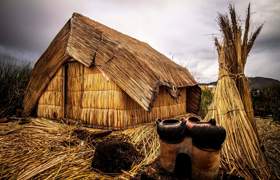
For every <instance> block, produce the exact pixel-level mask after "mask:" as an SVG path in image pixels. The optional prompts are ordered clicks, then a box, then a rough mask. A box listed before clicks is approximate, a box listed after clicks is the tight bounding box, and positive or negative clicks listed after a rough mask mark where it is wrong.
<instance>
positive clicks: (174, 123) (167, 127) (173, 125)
mask: <svg viewBox="0 0 280 180" xmlns="http://www.w3.org/2000/svg"><path fill="white" fill-rule="evenodd" d="M156 123H157V133H158V135H159V138H160V139H161V140H162V141H164V142H166V143H170V144H177V143H180V142H182V141H183V140H184V138H185V130H186V123H184V122H182V121H180V120H177V119H166V120H160V119H158V120H157V121H156Z"/></svg>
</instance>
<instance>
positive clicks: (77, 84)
mask: <svg viewBox="0 0 280 180" xmlns="http://www.w3.org/2000/svg"><path fill="white" fill-rule="evenodd" d="M83 74H84V66H83V65H81V64H80V63H78V62H70V63H67V64H65V65H64V90H63V91H64V117H65V118H69V119H74V120H75V119H77V118H79V117H80V114H81V111H82V98H83V97H82V96H83Z"/></svg>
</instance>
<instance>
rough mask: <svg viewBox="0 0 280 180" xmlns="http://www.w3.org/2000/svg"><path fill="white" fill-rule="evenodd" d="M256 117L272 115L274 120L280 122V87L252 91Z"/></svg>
mask: <svg viewBox="0 0 280 180" xmlns="http://www.w3.org/2000/svg"><path fill="white" fill-rule="evenodd" d="M251 94H252V99H253V107H254V112H255V115H257V116H267V115H272V118H273V120H275V121H276V120H277V121H280V109H279V108H280V86H279V85H278V86H277V85H276V86H271V87H267V88H264V89H254V90H252V91H251Z"/></svg>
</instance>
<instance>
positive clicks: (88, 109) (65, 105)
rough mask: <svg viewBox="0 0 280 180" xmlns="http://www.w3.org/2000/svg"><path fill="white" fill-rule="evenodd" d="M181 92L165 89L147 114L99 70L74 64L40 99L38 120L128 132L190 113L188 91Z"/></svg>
mask: <svg viewBox="0 0 280 180" xmlns="http://www.w3.org/2000/svg"><path fill="white" fill-rule="evenodd" d="M64 76H65V77H64ZM178 92H179V96H178V97H177V98H174V97H172V96H171V95H170V94H169V92H168V91H167V89H166V88H165V87H164V86H161V87H160V88H159V93H158V95H157V97H156V99H155V101H154V103H153V107H152V109H151V111H146V110H145V109H144V108H143V107H141V106H140V105H139V104H138V103H137V102H135V101H134V100H133V99H132V98H131V97H130V96H128V95H127V94H126V93H125V92H124V91H123V90H122V89H121V88H120V87H118V86H117V85H116V84H115V83H114V82H113V81H112V80H110V79H109V78H108V77H107V76H106V75H105V74H104V73H102V72H101V71H100V70H99V69H98V68H96V67H86V66H84V65H83V64H81V63H78V62H71V63H67V64H66V65H64V66H63V67H61V68H60V70H59V71H58V72H57V73H56V75H55V76H54V77H53V79H52V80H51V81H50V83H49V84H48V86H47V88H46V90H45V91H44V93H43V94H42V95H41V97H40V98H39V102H38V110H37V116H39V117H46V118H52V119H57V118H62V117H65V118H68V119H72V120H76V121H79V122H81V123H83V124H88V125H90V126H92V127H99V128H108V129H124V128H128V127H133V126H136V125H138V124H143V123H148V122H153V121H155V119H157V118H169V117H174V116H177V115H181V114H184V113H186V111H187V97H186V96H187V94H188V93H187V88H180V89H179V90H178ZM64 96H65V97H64Z"/></svg>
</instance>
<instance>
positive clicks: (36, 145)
mask: <svg viewBox="0 0 280 180" xmlns="http://www.w3.org/2000/svg"><path fill="white" fill-rule="evenodd" d="M75 128H77V127H76V126H69V125H66V124H61V123H57V122H53V121H50V120H47V119H39V118H37V119H32V122H31V123H28V124H25V125H19V124H18V123H17V122H13V123H12V122H10V123H2V124H0V130H1V131H0V132H1V134H0V159H1V162H0V176H1V177H2V178H10V179H12V178H17V179H30V178H35V179H54V178H56V179H111V178H112V177H111V175H109V174H103V173H101V172H97V171H93V170H92V169H91V160H92V157H93V154H94V147H92V146H90V145H89V144H88V143H87V142H85V141H82V140H80V139H78V138H77V137H76V136H73V135H72V132H73V130H74V129H75ZM92 131H94V130H92ZM96 131H98V130H97V129H96ZM126 135H127V136H128V137H129V139H128V141H129V142H131V143H132V144H133V145H134V146H135V147H136V148H137V149H138V150H139V151H140V152H141V153H142V154H143V155H144V159H143V160H142V161H141V162H140V163H139V164H134V165H133V167H132V169H131V170H130V171H128V172H123V173H121V174H118V175H117V176H116V178H118V179H130V178H131V177H133V176H134V175H135V174H136V173H137V172H138V171H139V170H141V169H142V168H143V166H145V165H147V164H149V163H151V162H152V161H153V160H154V159H155V158H156V157H157V154H158V151H159V144H158V138H157V134H156V131H155V128H154V125H152V124H149V125H143V126H139V127H137V128H134V129H128V130H125V131H116V132H113V133H112V136H120V137H122V136H126ZM109 137H110V136H109ZM109 137H108V138H109Z"/></svg>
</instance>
